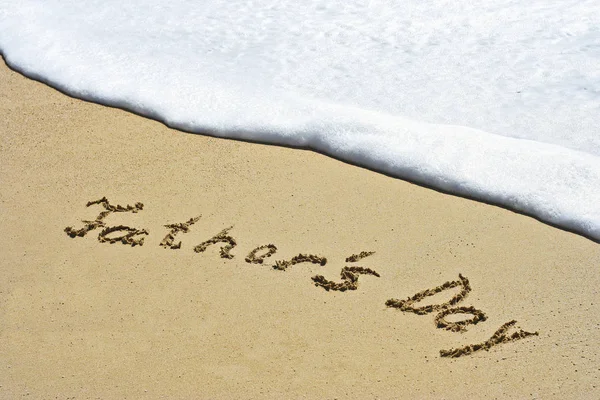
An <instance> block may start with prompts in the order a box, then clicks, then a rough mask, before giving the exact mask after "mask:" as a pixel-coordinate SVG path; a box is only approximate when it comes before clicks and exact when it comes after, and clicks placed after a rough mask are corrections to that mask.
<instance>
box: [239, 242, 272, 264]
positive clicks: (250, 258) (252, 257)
mask: <svg viewBox="0 0 600 400" xmlns="http://www.w3.org/2000/svg"><path fill="white" fill-rule="evenodd" d="M265 249H268V251H267V252H266V253H264V254H261V255H259V256H257V255H256V254H257V253H258V252H259V251H261V250H265ZM276 252H277V247H276V246H275V245H274V244H265V245H264V246H258V247H257V248H255V249H254V250H252V251H251V252H250V253H248V255H247V256H246V262H247V263H250V264H262V263H263V262H264V261H265V258H268V257H271V256H272V255H273V254H275V253H276Z"/></svg>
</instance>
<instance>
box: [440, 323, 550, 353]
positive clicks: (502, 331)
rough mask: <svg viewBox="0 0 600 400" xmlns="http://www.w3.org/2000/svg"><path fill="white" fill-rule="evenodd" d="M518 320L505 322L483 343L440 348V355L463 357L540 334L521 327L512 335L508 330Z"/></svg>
mask: <svg viewBox="0 0 600 400" xmlns="http://www.w3.org/2000/svg"><path fill="white" fill-rule="evenodd" d="M516 323H517V321H515V320H512V321H509V322H507V323H505V324H503V325H502V326H501V327H500V328H499V329H498V330H497V331H496V332H494V334H493V335H492V337H491V338H489V339H488V340H486V341H485V342H483V343H477V344H470V345H467V346H464V347H460V348H458V349H450V350H440V356H442V357H453V358H456V357H462V356H466V355H469V354H472V353H474V352H476V351H480V350H486V351H487V350H489V349H491V348H492V347H494V346H497V345H499V344H502V343H509V342H514V341H516V340H520V339H524V338H526V337H529V336H538V335H539V333H538V332H525V331H524V330H522V329H520V330H519V331H518V332H514V333H513V334H512V335H509V333H508V331H509V330H510V329H511V328H513V327H514V326H515V324H516Z"/></svg>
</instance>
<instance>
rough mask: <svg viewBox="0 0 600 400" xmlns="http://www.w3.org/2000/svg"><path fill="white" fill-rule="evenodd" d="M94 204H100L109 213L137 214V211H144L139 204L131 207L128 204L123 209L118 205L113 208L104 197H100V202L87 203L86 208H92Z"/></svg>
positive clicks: (141, 204)
mask: <svg viewBox="0 0 600 400" xmlns="http://www.w3.org/2000/svg"><path fill="white" fill-rule="evenodd" d="M94 204H101V205H102V206H103V207H104V208H105V209H106V211H110V212H132V213H137V212H138V211H142V210H143V209H144V204H143V203H140V202H137V203H135V204H134V205H133V206H130V205H129V204H127V205H126V206H125V207H123V206H121V205H118V204H117V205H116V206H113V205H112V204H110V202H109V201H108V199H107V198H106V196H104V197H102V198H101V199H100V200H94V201H88V203H87V205H86V207H89V206H92V205H94Z"/></svg>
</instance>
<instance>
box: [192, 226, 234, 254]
mask: <svg viewBox="0 0 600 400" xmlns="http://www.w3.org/2000/svg"><path fill="white" fill-rule="evenodd" d="M232 228H233V226H230V227H229V228H225V229H223V230H222V231H221V232H219V233H217V234H216V235H215V236H213V237H212V238H210V239H208V240H207V241H205V242H202V243H200V244H199V245H197V246H196V247H194V251H195V252H196V253H202V252H204V250H206V249H207V248H208V246H210V245H213V244H217V243H225V246H222V247H221V249H220V250H219V254H220V255H221V258H227V259H232V258H233V257H234V256H233V254H231V253H230V251H231V249H233V248H234V247H235V246H237V242H236V241H235V239H234V238H232V237H231V236H229V235H228V234H227V233H228V232H229V231H230V230H231V229H232Z"/></svg>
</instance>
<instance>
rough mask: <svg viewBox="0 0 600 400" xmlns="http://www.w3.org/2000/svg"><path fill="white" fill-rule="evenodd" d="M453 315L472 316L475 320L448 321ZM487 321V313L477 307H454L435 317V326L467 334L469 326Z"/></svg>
mask: <svg viewBox="0 0 600 400" xmlns="http://www.w3.org/2000/svg"><path fill="white" fill-rule="evenodd" d="M452 314H471V315H473V318H470V319H466V320H461V321H455V322H450V321H447V320H446V317H447V316H448V315H452ZM486 319H487V316H486V315H485V313H484V312H483V311H481V310H478V309H476V308H475V307H454V308H446V309H444V310H442V311H440V312H439V313H438V315H436V316H435V324H436V326H437V327H438V328H442V329H445V330H447V331H452V332H465V331H466V330H467V326H468V325H476V324H478V323H479V322H483V321H485V320H486Z"/></svg>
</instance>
